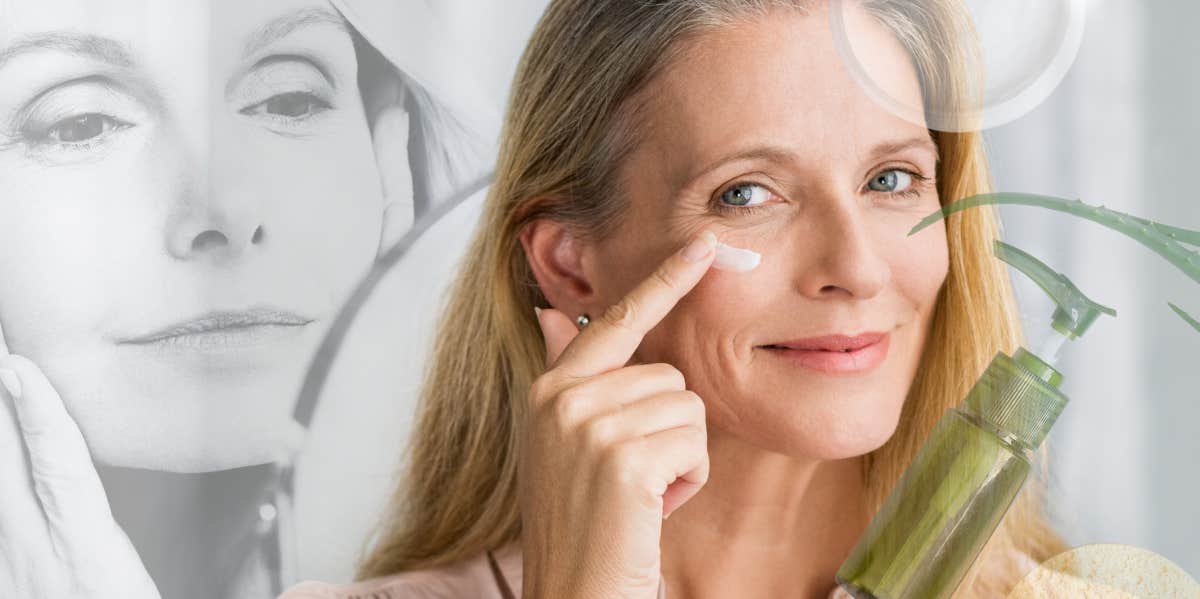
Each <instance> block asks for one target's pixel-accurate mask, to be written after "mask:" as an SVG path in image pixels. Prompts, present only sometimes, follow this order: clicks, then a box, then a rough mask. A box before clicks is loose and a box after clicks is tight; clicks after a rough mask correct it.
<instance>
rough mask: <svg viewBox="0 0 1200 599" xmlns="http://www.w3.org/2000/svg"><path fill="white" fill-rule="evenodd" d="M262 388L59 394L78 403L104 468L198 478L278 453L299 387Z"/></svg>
mask: <svg viewBox="0 0 1200 599" xmlns="http://www.w3.org/2000/svg"><path fill="white" fill-rule="evenodd" d="M294 376H298V375H294V374H292V373H289V377H288V378H294ZM255 382H256V383H258V384H245V383H243V384H242V385H240V386H237V387H236V388H227V387H226V386H224V385H219V384H217V383H216V382H213V383H210V384H207V385H206V384H203V383H200V384H189V383H187V382H184V381H180V382H179V383H177V384H176V385H173V387H174V388H173V389H167V388H162V387H159V386H157V385H154V386H152V388H153V389H154V391H153V392H152V393H147V389H146V387H145V386H143V384H138V382H129V383H127V384H125V385H120V386H107V387H104V388H99V389H94V390H93V391H92V392H90V393H86V394H85V393H83V392H82V391H81V390H80V389H72V388H71V387H73V386H72V385H67V386H66V387H65V388H63V389H62V390H61V391H60V393H61V394H62V395H63V397H64V398H66V397H71V398H72V399H71V400H69V401H68V402H67V403H68V406H67V407H68V409H69V411H70V412H71V414H72V415H73V417H74V418H75V420H76V423H77V424H78V425H79V428H80V431H81V432H82V433H83V436H84V439H85V440H86V441H87V444H88V449H89V450H90V452H91V454H92V459H93V460H94V461H95V462H96V463H97V464H101V465H105V466H113V467H121V468H141V469H147V470H160V471H164V472H181V473H198V472H213V471H218V470H231V469H235V468H242V467H245V466H252V465H256V464H261V463H264V462H267V461H270V460H269V459H266V458H265V457H264V456H266V455H272V454H274V453H278V452H277V451H273V448H272V447H271V444H277V443H278V439H279V438H280V437H281V435H282V431H284V430H286V427H287V425H288V424H289V422H290V419H291V409H292V406H293V405H294V404H295V398H296V390H297V389H298V386H299V385H298V384H296V383H292V381H288V382H289V384H286V385H283V384H279V383H278V382H276V381H270V380H267V381H255ZM231 387H232V386H231ZM65 401H66V400H65ZM279 457H283V455H282V454H279Z"/></svg>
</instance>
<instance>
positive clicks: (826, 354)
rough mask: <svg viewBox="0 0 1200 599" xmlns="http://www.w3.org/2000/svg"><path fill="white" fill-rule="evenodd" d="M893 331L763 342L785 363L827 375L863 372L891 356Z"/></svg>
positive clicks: (766, 348) (766, 347)
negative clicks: (889, 347) (891, 333)
mask: <svg viewBox="0 0 1200 599" xmlns="http://www.w3.org/2000/svg"><path fill="white" fill-rule="evenodd" d="M890 339H891V335H889V334H887V333H876V332H871V333H862V334H858V335H826V336H823V337H810V338H808V339H799V340H796V341H783V342H780V343H773V344H769V345H763V346H759V347H760V348H762V349H764V350H766V352H767V354H768V355H771V356H775V357H777V358H780V359H782V360H784V363H785V364H790V365H791V366H794V367H799V368H803V369H806V370H812V371H817V372H820V373H823V374H826V375H836V376H842V375H861V374H865V373H867V372H870V371H872V370H874V369H875V368H877V367H878V366H879V365H880V364H882V363H883V361H884V360H885V359H887V354H888V345H889V341H890Z"/></svg>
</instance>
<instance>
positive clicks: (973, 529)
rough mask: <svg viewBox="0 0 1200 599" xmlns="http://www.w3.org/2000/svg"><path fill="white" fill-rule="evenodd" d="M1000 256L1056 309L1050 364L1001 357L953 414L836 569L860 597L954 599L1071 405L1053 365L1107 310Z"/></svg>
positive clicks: (1036, 269) (1060, 281) (1026, 258)
mask: <svg viewBox="0 0 1200 599" xmlns="http://www.w3.org/2000/svg"><path fill="white" fill-rule="evenodd" d="M995 248H996V254H997V256H999V257H1000V258H1001V259H1003V260H1005V261H1007V262H1009V263H1010V264H1013V265H1014V266H1016V267H1017V268H1018V269H1019V270H1021V271H1022V272H1024V273H1025V274H1027V275H1029V276H1030V277H1031V278H1033V279H1034V281H1035V282H1037V283H1038V284H1039V285H1040V286H1041V287H1042V288H1043V289H1044V290H1046V291H1047V292H1048V293H1049V294H1050V295H1051V297H1053V298H1054V300H1055V301H1056V302H1057V304H1058V308H1057V310H1056V311H1055V313H1054V319H1053V321H1052V323H1051V328H1052V329H1053V331H1054V332H1053V333H1052V334H1051V338H1050V339H1049V341H1048V343H1047V344H1046V345H1045V349H1044V350H1043V352H1042V353H1043V355H1045V356H1047V358H1048V360H1046V359H1042V358H1040V357H1038V356H1037V355H1034V354H1033V353H1031V352H1029V351H1028V350H1026V349H1025V348H1023V347H1022V348H1018V349H1017V351H1016V352H1015V353H1014V354H1013V355H1012V356H1008V355H1007V354H1005V353H1003V352H998V353H997V354H996V356H995V358H993V359H992V362H991V363H990V364H989V365H988V367H987V369H986V370H985V371H984V372H983V374H982V375H981V376H980V378H979V380H978V381H976V383H975V385H974V386H973V387H972V388H971V390H970V392H968V393H967V397H966V398H965V399H963V401H962V403H960V404H959V405H958V406H956V407H954V408H951V409H949V410H947V411H946V414H945V415H944V416H943V417H942V418H941V420H939V421H938V424H937V425H936V426H935V427H934V429H933V431H931V433H930V435H929V438H928V439H927V440H926V442H925V444H924V445H923V446H922V447H921V449H920V451H919V452H918V453H917V455H916V457H915V458H914V459H913V462H912V463H911V464H910V465H909V467H908V469H907V470H905V472H904V474H903V475H902V476H901V478H900V480H899V481H898V482H897V483H896V486H895V488H894V489H893V490H892V492H891V494H890V495H888V498H887V499H886V500H885V501H884V504H883V506H882V507H881V508H880V510H879V511H878V512H877V513H876V514H875V517H874V519H872V521H871V523H870V525H869V526H868V527H867V530H866V532H864V533H863V535H862V537H860V538H859V541H858V544H857V545H856V546H855V547H854V549H853V550H852V551H851V552H850V555H849V557H847V558H846V561H845V562H843V564H842V567H841V568H840V569H838V572H837V582H838V584H839V585H841V586H842V588H843V589H845V590H846V591H847V592H849V593H850V594H851V595H853V596H854V597H856V598H857V599H946V598H948V597H950V596H951V594H952V593H953V592H954V590H955V589H956V588H957V587H958V585H959V583H960V582H961V581H962V580H963V578H964V577H965V576H966V574H967V571H968V570H969V569H970V567H971V565H972V563H974V561H975V559H976V557H977V556H978V555H979V553H980V552H981V551H982V550H983V547H984V545H985V544H986V543H987V541H988V539H990V538H991V536H992V534H993V533H994V532H995V530H996V527H997V526H999V524H1000V521H1001V520H1002V519H1003V518H1004V515H1005V514H1006V513H1007V512H1008V508H1009V506H1010V505H1011V504H1012V501H1013V499H1015V498H1016V496H1017V493H1018V492H1019V491H1020V490H1021V487H1022V485H1024V483H1025V479H1026V478H1027V477H1028V475H1029V472H1030V470H1031V467H1032V466H1031V463H1032V457H1033V456H1032V453H1033V451H1034V450H1036V449H1037V448H1038V447H1039V446H1040V445H1041V443H1042V441H1043V439H1045V437H1046V435H1047V434H1048V433H1049V432H1050V428H1051V427H1052V426H1053V425H1054V422H1055V420H1057V419H1058V416H1059V414H1061V413H1062V410H1063V408H1065V407H1066V405H1067V401H1068V399H1067V397H1066V396H1065V395H1063V394H1062V392H1061V391H1060V390H1059V387H1060V385H1061V384H1062V374H1061V373H1060V372H1058V371H1057V370H1055V369H1054V367H1053V366H1052V365H1051V363H1052V362H1053V361H1054V360H1055V359H1057V356H1058V350H1059V348H1060V347H1061V345H1062V341H1064V340H1066V339H1075V338H1077V337H1079V336H1080V335H1082V334H1083V332H1084V331H1086V330H1087V328H1088V327H1090V326H1091V324H1092V323H1093V322H1094V321H1095V320H1096V318H1097V317H1098V316H1099V315H1100V314H1111V315H1115V314H1116V312H1115V311H1113V310H1112V309H1111V308H1107V307H1105V306H1102V305H1100V304H1097V303H1096V302H1094V301H1092V300H1090V299H1088V298H1087V297H1086V296H1084V295H1083V293H1082V292H1080V291H1079V290H1078V289H1077V288H1076V287H1075V286H1074V285H1073V284H1071V282H1070V281H1069V280H1067V278H1066V277H1064V276H1062V275H1061V274H1058V273H1056V272H1054V271H1053V270H1051V269H1050V268H1049V267H1047V266H1046V265H1045V264H1042V263H1041V262H1040V261H1038V260H1037V259H1036V258H1034V257H1033V256H1030V255H1029V254H1026V253H1025V252H1022V251H1021V250H1019V249H1017V248H1014V247H1012V246H1009V245H1007V244H1004V243H1003V242H1000V241H997V242H996V246H995Z"/></svg>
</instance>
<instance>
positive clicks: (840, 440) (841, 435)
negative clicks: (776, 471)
mask: <svg viewBox="0 0 1200 599" xmlns="http://www.w3.org/2000/svg"><path fill="white" fill-rule="evenodd" d="M779 422H787V423H788V426H787V427H786V429H785V430H781V431H777V432H776V433H775V435H774V436H775V437H776V438H777V440H778V443H777V444H776V446H778V447H782V448H784V449H782V450H781V453H786V454H787V455H792V456H796V457H800V456H804V457H808V458H816V459H821V460H841V459H846V458H853V457H858V456H862V455H866V454H868V453H871V452H872V451H875V450H876V449H879V448H880V447H882V446H883V445H884V444H885V443H887V441H888V439H891V437H892V435H893V434H895V432H896V427H897V425H898V424H899V411H896V413H895V414H893V413H892V411H891V410H882V409H879V407H878V406H876V407H875V408H874V409H869V410H868V409H863V410H856V409H854V408H852V407H849V406H845V405H842V406H838V407H837V408H835V409H833V410H831V411H828V412H826V411H818V412H817V413H814V412H812V411H807V410H806V411H803V413H799V414H794V415H792V416H791V419H790V421H789V420H787V419H784V418H781V419H779Z"/></svg>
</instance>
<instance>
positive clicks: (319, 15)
mask: <svg viewBox="0 0 1200 599" xmlns="http://www.w3.org/2000/svg"><path fill="white" fill-rule="evenodd" d="M316 25H332V26H334V27H336V28H337V29H339V30H341V31H342V32H344V33H346V34H347V35H349V34H350V27H349V25H347V24H346V20H345V19H344V18H342V16H341V15H340V14H338V13H335V12H333V11H331V10H328V9H325V8H304V9H301V10H297V11H295V12H290V13H288V14H285V15H282V16H279V17H276V18H274V19H272V20H271V21H270V22H268V23H267V24H266V25H263V26H262V27H259V28H258V29H257V30H256V31H255V32H254V33H251V34H250V36H249V37H248V38H247V40H246V45H245V46H244V47H243V48H242V55H243V56H251V55H253V54H255V53H257V52H259V51H261V50H262V49H263V48H266V47H267V46H270V45H271V44H273V43H275V42H277V41H279V40H281V39H283V38H285V37H287V36H289V35H291V34H292V33H295V32H296V31H297V30H299V29H303V28H305V27H313V26H316Z"/></svg>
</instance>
